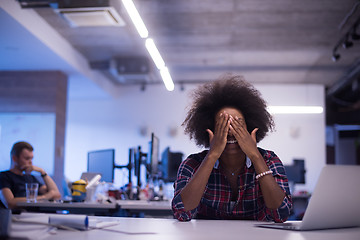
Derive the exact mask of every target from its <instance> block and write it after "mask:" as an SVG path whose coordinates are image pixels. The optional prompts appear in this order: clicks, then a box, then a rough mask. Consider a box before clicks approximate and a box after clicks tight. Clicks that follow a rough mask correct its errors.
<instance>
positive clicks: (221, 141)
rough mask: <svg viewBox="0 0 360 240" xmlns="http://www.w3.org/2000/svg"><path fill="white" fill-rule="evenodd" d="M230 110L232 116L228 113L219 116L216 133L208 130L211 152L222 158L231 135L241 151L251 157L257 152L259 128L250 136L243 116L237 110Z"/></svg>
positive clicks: (216, 121)
mask: <svg viewBox="0 0 360 240" xmlns="http://www.w3.org/2000/svg"><path fill="white" fill-rule="evenodd" d="M230 110H232V111H231V112H233V113H232V114H229V113H228V112H227V111H221V113H220V114H218V115H217V117H216V120H215V130H214V133H213V132H212V131H211V130H210V129H207V132H208V133H209V139H210V151H212V152H213V153H216V154H217V155H218V157H220V155H221V154H222V153H223V151H224V149H225V147H226V144H227V141H228V135H229V134H230V135H232V136H233V137H234V138H235V139H236V141H237V143H238V145H239V147H240V148H241V150H242V151H243V152H244V153H245V154H246V155H247V156H250V155H251V154H252V153H254V152H255V151H257V146H256V132H257V130H258V128H255V129H254V130H253V131H252V132H251V135H250V134H249V132H248V131H247V128H246V124H245V120H244V118H243V117H242V114H241V113H240V112H239V111H237V110H235V109H230ZM238 115H240V116H241V117H240V116H238ZM235 139H231V140H235Z"/></svg>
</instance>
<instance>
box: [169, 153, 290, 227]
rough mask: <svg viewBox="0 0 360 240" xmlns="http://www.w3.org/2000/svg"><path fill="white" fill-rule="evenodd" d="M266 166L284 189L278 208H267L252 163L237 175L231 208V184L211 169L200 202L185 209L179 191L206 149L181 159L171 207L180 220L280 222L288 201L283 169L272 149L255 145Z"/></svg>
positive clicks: (196, 167)
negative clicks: (195, 206)
mask: <svg viewBox="0 0 360 240" xmlns="http://www.w3.org/2000/svg"><path fill="white" fill-rule="evenodd" d="M259 151H260V153H261V154H262V156H263V158H264V160H265V162H266V164H267V166H268V167H269V169H270V170H272V172H273V173H272V175H273V176H274V177H275V180H276V182H277V183H278V184H279V186H280V187H281V188H282V189H283V190H284V192H285V198H284V200H283V202H282V204H281V206H280V207H279V208H278V209H268V208H267V207H266V206H265V202H264V199H263V196H262V193H261V189H260V185H259V182H258V180H256V179H255V176H256V173H255V169H254V167H253V166H250V167H249V168H248V167H246V166H245V167H244V168H245V171H243V173H242V174H241V175H239V176H238V186H239V192H238V198H237V201H236V202H235V205H234V206H233V208H232V207H231V187H230V184H229V182H228V181H227V180H226V177H225V175H224V174H222V173H221V172H220V170H219V169H217V168H214V169H213V170H212V172H211V174H210V177H209V180H208V184H207V185H206V188H205V191H204V194H203V197H202V198H201V200H200V204H199V205H198V207H197V208H195V209H193V210H192V211H185V210H184V205H183V202H182V200H181V196H180V192H181V190H182V189H183V188H184V187H185V186H186V184H187V183H188V182H189V181H190V179H191V177H192V176H193V175H194V173H195V172H196V170H197V169H198V167H199V166H200V164H201V161H202V160H203V159H204V158H205V156H206V154H207V152H208V151H207V150H206V151H203V152H201V153H198V154H193V155H190V156H189V157H188V158H187V159H186V160H185V161H183V162H182V163H181V165H180V167H179V170H178V176H177V179H176V181H175V183H174V188H175V193H174V198H173V200H172V209H173V212H174V216H175V218H177V219H178V220H180V221H189V220H191V219H192V218H197V219H245V220H258V221H274V222H284V221H286V219H287V218H288V217H289V215H290V210H291V208H292V201H291V196H290V190H289V186H288V180H287V177H286V174H285V169H284V166H283V164H282V163H281V161H280V159H279V158H278V157H277V156H276V155H275V153H274V152H271V151H267V150H264V149H261V148H259Z"/></svg>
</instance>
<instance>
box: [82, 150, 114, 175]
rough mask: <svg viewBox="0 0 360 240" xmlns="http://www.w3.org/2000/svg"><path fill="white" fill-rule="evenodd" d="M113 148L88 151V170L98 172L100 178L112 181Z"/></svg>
mask: <svg viewBox="0 0 360 240" xmlns="http://www.w3.org/2000/svg"><path fill="white" fill-rule="evenodd" d="M114 165H115V149H105V150H97V151H91V152H88V166H87V171H88V172H94V173H100V174H101V180H102V181H105V182H113V181H114Z"/></svg>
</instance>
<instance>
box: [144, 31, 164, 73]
mask: <svg viewBox="0 0 360 240" xmlns="http://www.w3.org/2000/svg"><path fill="white" fill-rule="evenodd" d="M145 47H146V49H147V50H148V52H149V53H150V56H151V58H152V59H153V61H154V63H155V65H156V67H157V68H158V69H159V70H161V69H162V68H164V67H165V62H164V60H163V58H162V57H161V55H160V52H159V50H158V49H157V47H156V45H155V43H154V40H152V39H151V38H148V39H146V41H145Z"/></svg>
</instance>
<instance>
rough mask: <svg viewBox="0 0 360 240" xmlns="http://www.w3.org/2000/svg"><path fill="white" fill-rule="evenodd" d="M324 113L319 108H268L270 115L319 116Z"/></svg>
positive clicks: (321, 108)
mask: <svg viewBox="0 0 360 240" xmlns="http://www.w3.org/2000/svg"><path fill="white" fill-rule="evenodd" d="M323 111H324V109H323V107H320V106H269V107H268V112H269V113H271V114H320V113H322V112H323Z"/></svg>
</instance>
